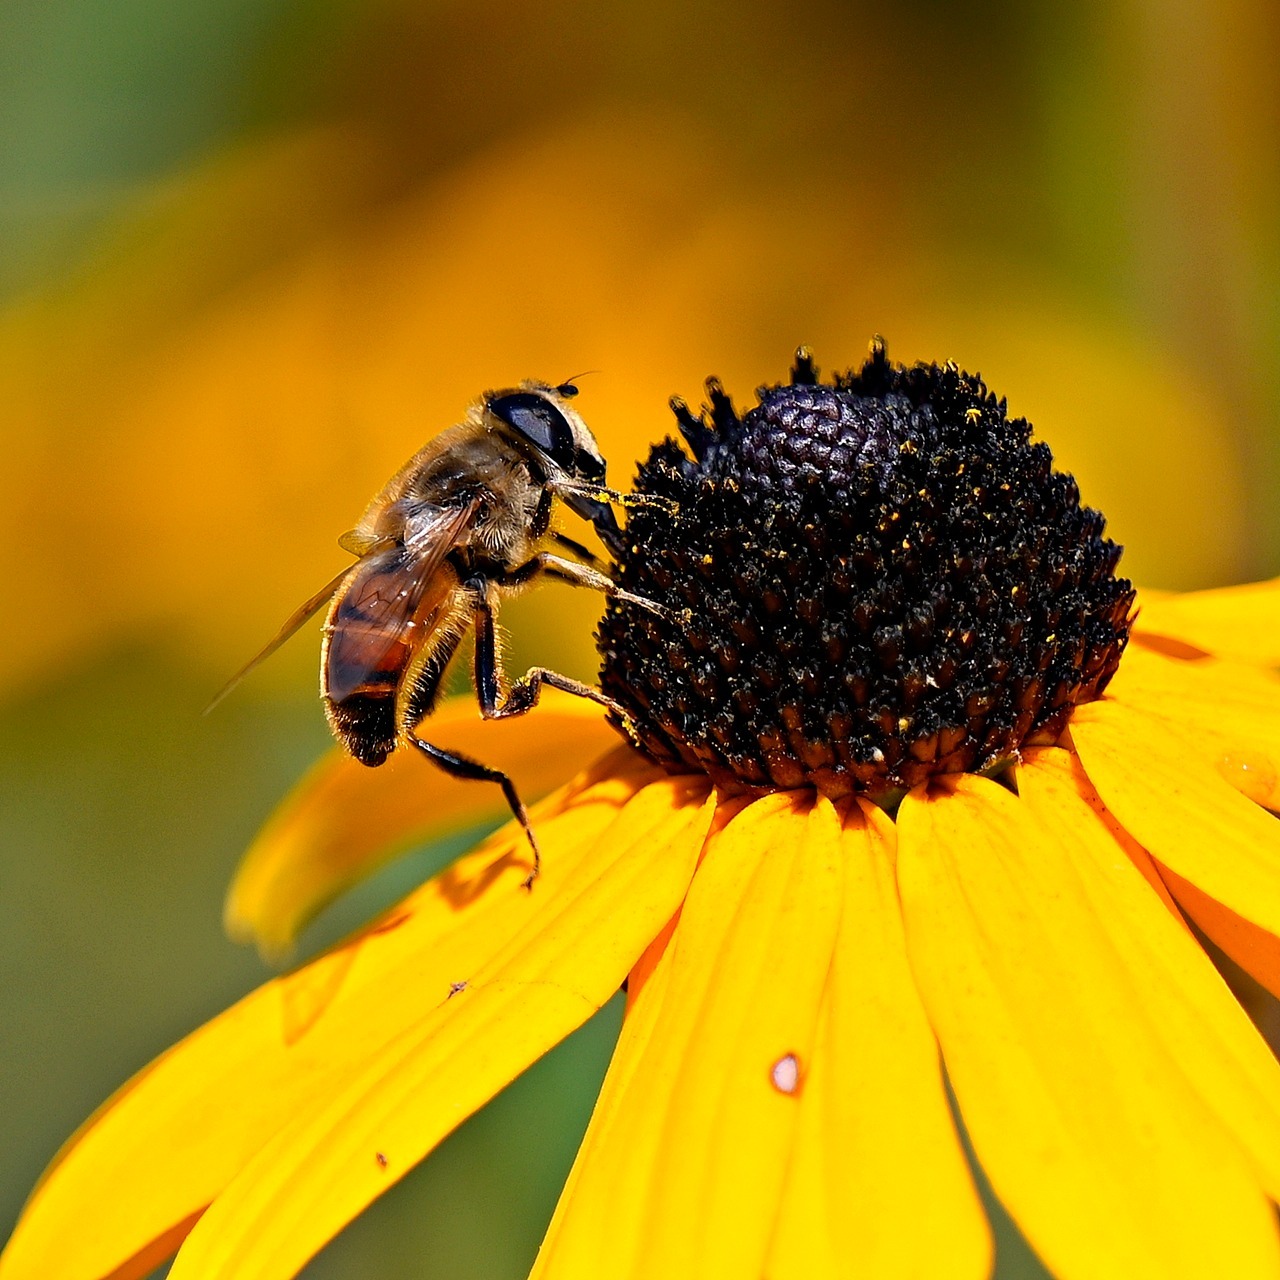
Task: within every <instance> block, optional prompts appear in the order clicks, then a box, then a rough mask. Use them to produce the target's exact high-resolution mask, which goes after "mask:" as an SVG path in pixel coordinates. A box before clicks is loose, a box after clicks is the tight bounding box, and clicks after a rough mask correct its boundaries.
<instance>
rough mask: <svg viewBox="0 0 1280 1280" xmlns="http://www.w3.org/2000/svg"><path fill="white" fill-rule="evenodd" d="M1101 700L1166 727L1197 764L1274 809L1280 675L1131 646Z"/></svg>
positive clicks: (1279, 741) (1145, 645) (1279, 748)
mask: <svg viewBox="0 0 1280 1280" xmlns="http://www.w3.org/2000/svg"><path fill="white" fill-rule="evenodd" d="M1106 698H1107V699H1108V700H1109V701H1112V702H1120V703H1123V704H1124V705H1125V706H1132V707H1136V708H1137V709H1138V710H1140V711H1142V712H1144V713H1145V714H1147V715H1149V716H1154V717H1156V718H1158V719H1160V720H1162V721H1164V722H1165V724H1166V725H1167V727H1168V732H1169V733H1171V734H1174V735H1175V736H1179V737H1182V738H1184V739H1186V741H1187V742H1188V744H1189V745H1190V747H1191V749H1192V750H1193V751H1194V752H1195V753H1196V754H1197V755H1199V756H1200V757H1201V758H1202V759H1204V760H1208V761H1212V762H1213V763H1214V764H1215V765H1216V766H1217V767H1219V769H1220V770H1223V771H1225V772H1226V773H1227V774H1228V775H1234V776H1233V777H1232V780H1233V781H1234V782H1235V784H1236V786H1237V788H1238V789H1244V790H1246V792H1251V793H1252V794H1251V795H1250V798H1251V799H1254V800H1255V801H1256V802H1257V803H1260V804H1262V803H1267V802H1268V801H1271V802H1272V803H1274V800H1273V799H1272V797H1273V795H1274V794H1275V792H1276V788H1277V785H1278V784H1277V777H1276V767H1277V765H1280V675H1277V674H1276V673H1274V672H1271V671H1266V670H1263V669H1261V668H1258V667H1249V666H1245V665H1243V664H1242V663H1239V662H1226V661H1223V660H1221V659H1218V658H1210V657H1203V656H1201V657H1196V658H1191V659H1188V658H1179V657H1178V656H1176V655H1174V654H1170V653H1168V652H1161V651H1160V650H1158V649H1155V648H1152V647H1151V646H1150V645H1149V644H1148V643H1146V642H1143V641H1137V642H1135V643H1133V644H1131V645H1130V646H1129V649H1128V650H1127V652H1126V653H1125V656H1124V661H1123V662H1122V663H1121V664H1120V670H1119V671H1118V672H1117V673H1116V676H1115V679H1114V680H1112V682H1111V684H1110V685H1109V686H1108V687H1107V693H1106ZM1250 757H1252V761H1251V759H1250ZM1263 762H1266V763H1265V764H1264V763H1263ZM1251 766H1252V767H1251Z"/></svg>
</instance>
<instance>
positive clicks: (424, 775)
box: [225, 689, 617, 955]
mask: <svg viewBox="0 0 1280 1280" xmlns="http://www.w3.org/2000/svg"><path fill="white" fill-rule="evenodd" d="M430 726H431V735H430V736H431V737H432V739H433V740H434V741H437V742H439V743H440V744H441V745H442V746H448V747H452V748H455V749H456V750H458V751H462V752H463V753H465V754H466V755H470V756H475V757H477V758H478V759H481V760H483V761H484V763H485V764H488V765H492V766H494V767H495V768H499V769H502V770H504V771H505V772H506V773H509V774H510V775H511V776H512V777H513V778H514V779H515V781H516V785H517V786H518V787H519V788H520V791H521V794H522V795H523V796H524V798H525V800H526V801H528V800H533V799H535V798H536V797H537V796H539V795H541V794H543V793H545V792H547V791H549V790H550V789H551V788H552V787H554V786H557V785H558V784H560V783H562V782H564V781H566V780H567V779H569V778H571V777H573V775H574V774H575V773H577V772H578V770H579V769H581V768H582V767H583V766H585V765H586V764H587V763H588V761H590V760H591V759H593V758H594V757H595V756H597V755H598V754H599V753H600V752H601V751H605V750H607V749H608V748H609V746H610V745H612V744H614V743H616V742H617V735H616V733H615V732H614V731H613V730H612V729H610V728H609V726H608V725H607V724H606V723H605V720H604V717H603V715H602V714H601V710H600V708H599V707H598V706H596V705H595V704H594V703H588V702H585V701H584V700H583V699H581V698H574V697H571V696H570V695H569V694H567V693H561V692H560V691H559V690H555V689H551V690H547V691H546V692H545V693H544V694H543V697H542V701H541V702H540V703H539V705H538V706H537V707H536V708H535V709H534V710H533V711H531V712H530V713H529V714H528V715H525V716H518V717H513V718H511V719H509V720H495V721H484V720H481V719H480V714H479V712H478V710H477V709H476V703H475V699H474V698H473V697H468V696H465V695H464V696H461V697H457V698H450V699H449V700H448V701H447V702H445V703H443V704H442V705H441V706H440V708H439V709H438V710H437V711H436V712H435V713H434V714H433V715H432V717H431V721H430ZM505 812H506V803H505V801H504V800H503V798H502V793H501V791H500V790H499V789H498V788H497V787H495V786H492V785H487V786H481V785H479V784H477V783H468V782H462V781H460V780H459V779H457V778H451V777H449V776H448V775H447V774H445V773H442V772H441V771H440V770H439V769H436V768H433V767H432V766H431V765H430V764H429V763H428V762H427V761H426V760H424V759H422V758H421V757H419V756H418V755H417V753H415V752H412V751H397V752H395V753H394V754H393V755H392V756H391V758H390V759H389V760H388V761H387V763H386V764H384V765H383V766H381V767H380V768H377V769H369V768H366V767H365V766H364V765H362V764H360V763H358V762H357V761H355V760H353V759H352V758H351V757H350V756H347V755H344V754H342V753H341V752H338V751H334V752H333V753H331V754H330V755H328V756H326V757H325V758H324V759H323V760H321V761H320V763H319V764H317V765H316V766H315V768H313V769H312V770H311V772H310V773H309V774H308V775H307V776H306V777H305V778H304V779H303V780H302V782H301V783H299V784H298V786H297V787H296V788H295V789H294V791H293V793H292V794H291V795H290V796H288V798H287V799H286V800H285V801H284V802H283V803H282V804H281V805H280V806H279V807H278V808H277V809H276V811H275V813H274V814H273V815H272V817H271V819H270V820H269V821H268V822H267V824H266V826H264V827H263V829H262V831H261V832H260V833H259V835H258V837H257V838H256V839H255V840H254V842H253V844H252V845H251V846H250V847H249V850H248V852H247V853H246V854H245V856H244V859H243V860H242V861H241V863H240V866H239V868H238V870H237V871H236V875H235V879H234V880H233V881H232V884H231V889H230V892H229V893H228V895H227V905H226V912H225V919H226V926H227V931H228V932H229V933H230V934H231V935H232V936H233V937H235V938H239V939H242V940H249V939H252V940H253V941H254V942H256V943H257V944H258V947H259V948H260V949H261V950H262V951H263V952H264V953H266V954H270V955H278V954H280V953H282V952H285V951H287V950H288V949H289V947H290V946H291V945H292V944H293V942H294V939H295V938H296V937H297V935H298V933H299V931H300V930H301V929H302V928H303V927H304V926H305V925H306V924H307V922H308V921H310V920H311V919H312V918H313V917H314V916H315V915H316V913H317V912H319V911H320V910H321V908H323V907H324V906H326V905H327V904H328V903H329V902H332V901H333V899H334V898H336V897H337V896H338V895H339V894H340V893H342V892H343V890H345V889H347V888H349V887H350V886H351V885H353V884H355V883H357V882H358V881H360V880H362V879H363V878H364V877H365V876H367V875H369V874H370V873H371V872H373V871H374V870H376V869H377V868H378V867H379V866H381V865H382V864H383V863H384V862H386V861H388V860H389V859H390V858H392V857H393V856H394V855H396V854H397V853H400V852H402V851H403V850H404V849H405V848H406V846H408V845H409V844H411V843H413V842H414V841H419V840H423V839H426V838H429V837H430V836H433V835H437V834H439V833H441V832H444V831H447V830H449V829H450V828H451V827H456V826H458V825H460V824H461V823H464V822H468V821H475V820H478V819H481V818H484V817H488V816H489V815H491V814H499V813H505Z"/></svg>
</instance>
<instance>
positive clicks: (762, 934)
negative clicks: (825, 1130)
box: [534, 795, 840, 1280]
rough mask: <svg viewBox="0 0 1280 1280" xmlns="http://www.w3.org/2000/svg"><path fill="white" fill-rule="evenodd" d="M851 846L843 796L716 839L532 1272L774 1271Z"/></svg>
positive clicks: (636, 1014)
mask: <svg viewBox="0 0 1280 1280" xmlns="http://www.w3.org/2000/svg"><path fill="white" fill-rule="evenodd" d="M839 857H840V844H839V825H838V822H837V819H836V815H835V812H834V810H833V809H832V808H831V805H830V804H829V803H828V802H827V801H824V800H819V801H818V802H817V803H816V805H815V806H814V807H813V808H812V810H811V811H809V812H808V813H806V812H805V802H804V801H802V800H800V799H798V798H795V797H793V796H788V795H775V796H769V797H766V798H764V799H762V800H759V801H757V802H756V803H755V804H753V805H751V806H750V807H748V808H746V809H745V810H743V811H742V813H741V814H739V815H738V816H737V817H736V818H735V819H734V820H733V821H732V822H730V823H729V825H728V826H727V827H726V828H725V829H724V830H723V832H721V833H720V834H719V835H717V836H716V837H715V839H714V840H713V841H712V842H711V843H710V845H709V847H708V849H707V853H706V856H705V858H704V860H703V862H702V865H701V866H700V867H699V868H698V872H697V875H696V876H695V877H694V882H693V886H692V888H691V889H690V892H689V896H688V898H687V900H686V902H685V905H684V910H683V912H682V913H681V916H680V921H679V924H678V925H677V927H676V932H675V937H674V938H673V939H672V942H671V944H670V946H668V948H667V950H666V951H665V953H664V954H663V956H662V958H661V959H660V960H659V961H658V965H657V968H656V969H655V971H654V972H653V974H652V975H651V977H650V978H649V981H648V982H647V983H646V984H645V987H644V990H643V991H642V992H641V993H640V995H639V997H638V998H637V1001H636V1004H635V1006H634V1008H633V1010H632V1012H631V1014H630V1016H629V1017H628V1020H627V1024H626V1025H625V1027H624V1034H623V1039H622V1042H621V1043H620V1044H619V1048H618V1051H617V1052H616V1053H615V1055H614V1062H613V1064H612V1066H611V1067H610V1069H609V1075H608V1076H607V1077H606V1080H605V1085H604V1089H603V1092H602V1094H601V1098H600V1101H599V1103H598V1104H597V1107H596V1113H595V1115H594V1116H593V1117H592V1122H591V1125H590V1127H589V1128H588V1131H587V1136H586V1138H585V1140H584V1142H583V1146H582V1148H581V1150H580V1151H579V1153H578V1159H577V1162H576V1163H575V1165H574V1170H573V1173H572V1174H571V1176H570V1180H569V1184H568V1186H567V1187H566V1189H565V1192H564V1194H563V1195H562V1196H561V1199H560V1204H559V1206H558V1207H557V1209H556V1216H555V1218H554V1220H553V1222H552V1225H551V1229H550V1231H549V1233H548V1235H547V1239H546V1240H545V1241H544V1243H543V1247H542V1251H541V1253H540V1254H539V1256H538V1263H537V1266H536V1267H535V1269H534V1275H535V1276H538V1277H552V1276H554V1277H557V1280H560V1278H562V1277H575V1278H576V1277H583V1280H586V1278H587V1277H590V1278H591V1280H599V1277H603V1276H608V1277H609V1280H625V1278H626V1277H645V1278H646V1280H647V1278H648V1277H653V1276H759V1275H761V1274H762V1273H763V1267H764V1264H765V1260H766V1257H767V1250H768V1243H769V1238H770V1235H771V1234H772V1228H773V1223H774V1221H775V1219H776V1217H777V1212H778V1207H779V1200H780V1197H781V1194H782V1187H783V1184H784V1180H785V1177H786V1166H787V1158H788V1154H789V1152H790V1149H791V1145H792V1139H793V1136H794V1132H795V1125H796V1117H797V1114H798V1110H799V1102H800V1098H801V1097H802V1096H803V1094H804V1090H805V1088H806V1085H807V1080H806V1077H807V1075H808V1072H809V1069H810V1067H811V1065H812V1061H813V1059H812V1053H813V1047H814V1032H815V1030H816V1021H817V1014H818V1006H819V1001H820V997H821V991H822V987H823V984H824V982H825V979H826V975H827V970H828V967H829V965H830V962H831V954H832V947H833V946H834V942H835V934H836V929H837V926H838V916H839V906H840V893H839ZM641 1033H643V1034H641Z"/></svg>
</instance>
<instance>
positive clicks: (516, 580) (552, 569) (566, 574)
mask: <svg viewBox="0 0 1280 1280" xmlns="http://www.w3.org/2000/svg"><path fill="white" fill-rule="evenodd" d="M544 573H545V574H546V575H547V576H548V577H550V578H559V579H560V581H561V582H568V583H572V584H573V586H575V587H590V588H591V589H592V590H593V591H603V592H604V594H605V595H607V596H613V597H614V598H615V599H618V600H624V601H626V603H627V604H634V605H636V606H637V607H638V608H641V609H647V610H648V611H649V612H650V613H656V614H657V615H658V617H660V618H665V619H667V621H668V622H671V621H674V620H675V619H674V618H673V617H672V614H671V612H670V610H668V609H664V608H663V607H662V606H661V605H660V604H655V603H654V602H653V601H652V600H646V599H645V597H644V596H637V595H633V594H632V593H631V592H630V591H624V590H623V589H622V588H621V587H620V586H618V584H617V583H616V582H614V580H613V579H612V578H611V577H609V575H608V574H606V573H601V572H600V570H599V569H595V568H592V566H591V565H586V564H578V563H577V561H575V560H566V559H565V558H564V557H563V556H558V555H555V554H554V553H553V552H551V551H540V552H539V553H538V554H537V555H536V556H534V557H533V558H532V559H531V560H526V561H525V562H524V564H522V565H518V566H517V567H516V568H514V569H512V570H511V571H510V572H509V573H505V574H503V576H502V577H501V578H499V579H496V581H498V582H500V583H501V585H502V586H506V587H511V586H518V585H520V584H521V583H525V582H531V581H532V580H533V579H534V578H536V577H539V576H540V575H541V574H544Z"/></svg>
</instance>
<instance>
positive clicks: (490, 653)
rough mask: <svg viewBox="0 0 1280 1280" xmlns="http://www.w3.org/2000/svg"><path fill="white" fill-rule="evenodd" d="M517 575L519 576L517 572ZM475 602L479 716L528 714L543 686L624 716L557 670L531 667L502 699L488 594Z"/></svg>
mask: <svg viewBox="0 0 1280 1280" xmlns="http://www.w3.org/2000/svg"><path fill="white" fill-rule="evenodd" d="M521 567H522V568H523V566H521ZM516 572H517V573H518V572H519V570H517V571H516ZM509 580H510V579H507V581H509ZM518 581H519V579H518ZM468 585H470V584H468ZM475 601H476V603H475V615H474V617H475V637H476V638H475V656H476V694H477V696H478V697H479V699H480V714H481V715H482V716H484V718H485V719H486V720H506V719H508V718H509V717H511V716H522V715H524V714H525V712H527V711H531V710H532V709H533V708H534V707H535V706H537V704H538V699H539V698H540V697H541V696H542V686H543V685H550V686H551V687H552V688H553V689H560V690H562V691H563V692H564V693H571V694H573V695H574V696H575V697H578V698H587V699H588V700H589V701H591V702H598V703H599V704H600V705H601V706H602V707H607V708H608V709H609V710H610V711H612V712H614V713H615V714H617V715H620V716H621V715H625V712H624V711H623V709H622V708H621V707H620V706H619V705H618V704H617V703H616V702H614V700H613V699H612V698H610V697H609V696H608V695H607V694H603V693H601V692H600V690H599V689H596V688H594V687H593V686H592V685H589V684H584V683H583V682H582V681H581V680H572V679H570V678H569V677H568V676H562V675H561V674H560V673H559V672H558V671H551V670H549V669H548V668H547V667H530V668H529V670H528V671H526V672H525V673H524V675H523V676H522V677H521V678H520V679H519V680H517V681H516V682H515V684H513V685H512V686H511V689H510V691H509V692H508V693H507V694H506V696H505V697H504V696H503V693H502V685H503V679H502V664H501V661H500V660H499V657H498V640H497V634H496V627H495V625H494V617H495V611H494V606H493V603H492V602H491V601H490V599H489V597H488V592H487V591H481V592H478V593H477V594H476V596H475Z"/></svg>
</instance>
